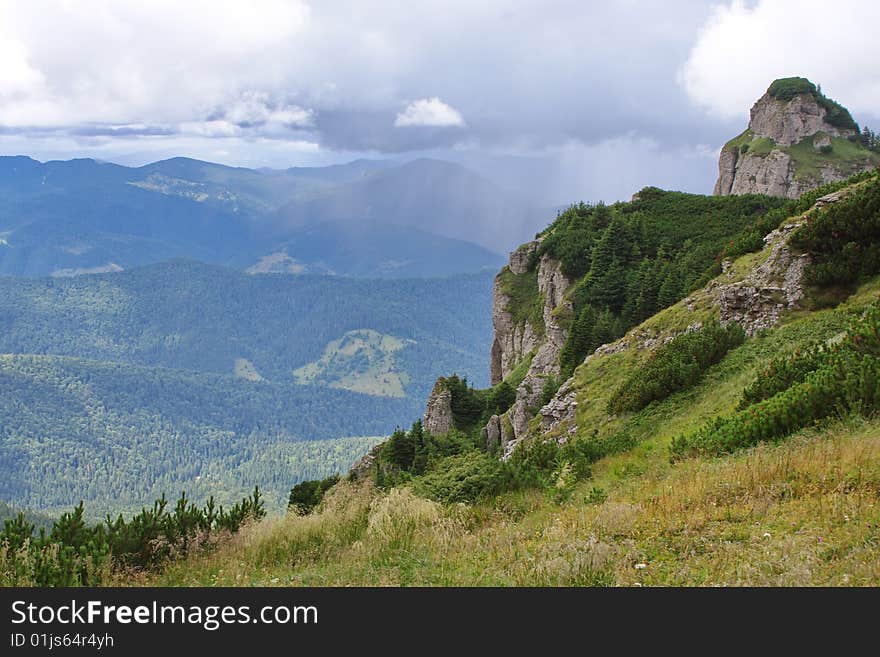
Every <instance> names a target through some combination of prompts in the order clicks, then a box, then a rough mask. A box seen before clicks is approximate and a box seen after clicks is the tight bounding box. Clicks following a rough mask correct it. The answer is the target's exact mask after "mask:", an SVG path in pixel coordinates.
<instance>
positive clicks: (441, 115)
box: [394, 96, 464, 128]
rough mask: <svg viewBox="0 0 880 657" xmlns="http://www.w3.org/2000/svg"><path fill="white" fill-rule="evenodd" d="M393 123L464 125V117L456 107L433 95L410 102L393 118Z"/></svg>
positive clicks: (402, 124)
mask: <svg viewBox="0 0 880 657" xmlns="http://www.w3.org/2000/svg"><path fill="white" fill-rule="evenodd" d="M394 125H395V126H396V127H398V128H401V127H409V126H430V127H438V128H445V127H452V126H457V127H461V126H464V119H463V118H462V116H461V113H460V112H459V111H458V110H457V109H455V108H454V107H452V106H451V105H447V104H446V103H444V102H443V101H442V100H440V99H439V98H437V97H436V96H434V97H433V98H421V99H419V100H416V101H413V102H411V103H410V104H409V105H407V106H406V109H405V110H403V111H402V112H401V113H400V114H398V115H397V118H396V119H394Z"/></svg>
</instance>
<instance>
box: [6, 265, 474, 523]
mask: <svg viewBox="0 0 880 657" xmlns="http://www.w3.org/2000/svg"><path fill="white" fill-rule="evenodd" d="M490 289H491V276H490V275H489V274H475V275H463V276H459V277H454V278H450V279H435V280H430V279H428V280H426V279H413V280H393V281H375V280H374V281H367V280H357V279H349V278H341V277H321V276H297V277H292V276H282V275H267V276H249V275H247V274H243V273H240V272H236V271H233V270H229V269H225V268H222V267H217V266H211V265H203V264H199V263H194V262H188V261H175V262H171V263H166V264H159V265H152V266H149V267H145V268H141V269H134V270H131V271H127V272H122V273H117V274H110V275H87V276H80V277H76V278H63V279H56V278H43V279H22V278H8V277H7V278H0V391H2V394H0V474H2V477H0V480H2V483H0V499H2V500H4V501H6V502H8V503H12V504H15V505H18V506H22V507H25V508H31V509H40V510H43V509H53V510H58V509H63V508H67V507H68V506H69V505H70V503H71V502H76V501H79V500H80V499H82V500H85V501H86V502H87V508H86V513H87V514H88V515H89V516H90V517H94V515H101V514H103V513H105V512H106V511H117V510H122V509H134V508H136V507H139V505H141V504H143V503H145V501H149V500H151V499H153V498H154V497H157V496H159V495H161V494H162V493H163V492H167V493H168V494H169V495H174V494H176V493H178V492H179V491H180V490H183V489H186V491H187V492H188V493H189V494H190V495H191V496H192V498H193V499H196V500H204V499H206V498H207V496H208V495H215V496H216V498H217V499H218V501H220V502H223V503H231V502H232V501H233V500H237V499H239V498H240V497H241V496H242V495H243V494H244V493H246V492H247V491H248V490H251V489H252V488H253V486H254V485H259V486H261V488H262V489H263V492H264V494H265V495H266V498H267V501H268V503H269V505H270V507H271V508H275V509H278V508H279V505H280V504H281V503H282V501H283V500H285V499H286V497H287V493H288V491H289V489H290V487H291V486H292V485H293V484H294V483H296V482H297V481H300V480H301V479H310V478H314V477H324V476H327V475H330V474H333V473H335V472H342V471H345V470H347V469H348V468H349V467H350V466H351V464H352V462H353V461H354V460H355V459H357V458H358V457H360V456H361V455H362V454H363V453H364V452H366V451H367V450H368V449H369V447H371V446H372V445H373V444H374V442H375V439H372V438H351V437H352V436H381V435H387V434H388V433H390V432H391V431H393V430H394V428H395V427H396V426H398V425H400V424H402V423H406V422H408V421H409V420H410V418H412V417H414V416H416V415H419V414H420V412H421V407H422V404H423V400H424V397H425V395H427V393H428V391H429V390H430V386H431V385H432V384H433V381H434V379H435V378H436V377H437V376H438V375H439V374H440V373H442V372H444V371H448V370H452V371H457V372H460V373H461V374H462V375H467V376H468V377H470V378H471V379H472V380H476V381H485V380H486V362H487V357H488V346H489V344H488V343H489V339H490V335H491V334H490V322H489V313H488V306H489V299H490ZM362 335H363V336H368V337H369V338H370V339H368V340H355V339H353V338H352V336H362ZM310 368H311V369H310ZM304 369H305V370H307V371H312V372H314V373H315V374H314V376H313V377H312V378H308V377H305V378H304V377H303V376H297V372H301V371H303V370H304ZM331 439H338V440H335V441H334V440H331Z"/></svg>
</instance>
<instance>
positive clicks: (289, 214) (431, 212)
mask: <svg viewBox="0 0 880 657" xmlns="http://www.w3.org/2000/svg"><path fill="white" fill-rule="evenodd" d="M547 216H552V213H550V212H549V211H548V209H546V208H540V207H535V206H534V205H532V204H530V203H528V202H526V201H525V200H524V199H523V198H520V197H519V196H518V195H516V194H514V193H511V192H510V191H507V190H503V189H501V188H499V187H497V186H496V185H494V184H493V183H491V182H489V181H488V180H486V179H485V178H482V177H481V176H478V175H476V174H474V173H473V172H471V171H470V170H468V169H466V168H464V167H462V166H461V165H458V164H453V163H450V162H442V161H439V160H430V159H420V160H415V161H413V162H407V163H405V164H402V165H400V166H397V167H388V168H384V169H381V170H378V171H375V172H374V173H372V174H371V175H366V176H362V177H361V178H360V179H357V180H354V181H352V182H351V183H350V184H348V185H346V186H345V187H344V188H343V189H340V190H339V192H338V193H335V194H332V195H320V196H316V197H315V198H312V199H309V200H299V199H297V200H295V201H293V202H291V203H289V204H288V205H286V206H284V207H282V208H281V209H280V210H279V211H278V213H277V214H276V216H275V220H276V221H277V222H278V223H279V224H280V225H283V226H290V225H294V226H296V225H300V224H303V223H308V222H309V221H311V220H313V219H314V218H315V217H320V218H321V219H322V220H323V221H330V222H352V223H358V224H361V225H363V224H366V225H371V224H374V223H380V224H381V223H386V224H391V225H393V226H395V227H399V228H406V229H417V230H430V231H431V232H434V233H437V234H439V235H441V236H443V237H447V238H452V239H459V240H461V239H465V238H466V239H467V240H469V241H472V242H476V243H477V244H479V245H481V246H483V247H484V248H488V249H492V250H494V251H500V250H506V249H509V248H512V247H514V246H515V245H516V244H518V243H519V242H521V241H522V240H523V239H527V238H529V237H531V236H532V235H533V234H534V233H535V227H536V226H539V225H541V223H542V221H543V220H544V219H545V217H547ZM429 227H430V228H429ZM460 255H462V256H465V257H467V256H468V253H467V252H464V253H461V254H460Z"/></svg>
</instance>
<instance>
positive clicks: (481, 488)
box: [412, 451, 513, 504]
mask: <svg viewBox="0 0 880 657" xmlns="http://www.w3.org/2000/svg"><path fill="white" fill-rule="evenodd" d="M512 484H513V473H512V471H511V468H510V467H509V466H508V465H507V464H506V463H504V462H503V461H500V460H498V459H495V458H492V457H491V456H488V455H487V454H483V453H482V452H477V451H472V452H468V453H465V454H457V455H454V456H448V457H446V458H444V459H441V460H439V461H437V462H436V463H435V464H434V466H433V467H432V468H431V469H430V470H429V471H428V472H427V473H426V474H425V475H424V476H422V477H420V478H419V479H417V480H414V482H413V484H412V487H413V490H414V491H415V492H416V493H418V494H419V495H424V496H425V497H428V498H430V499H432V500H435V501H437V502H443V503H445V504H449V503H454V502H475V501H477V500H480V499H484V498H486V497H489V496H491V495H496V494H498V493H500V492H501V491H503V490H507V489H509V488H511V487H512Z"/></svg>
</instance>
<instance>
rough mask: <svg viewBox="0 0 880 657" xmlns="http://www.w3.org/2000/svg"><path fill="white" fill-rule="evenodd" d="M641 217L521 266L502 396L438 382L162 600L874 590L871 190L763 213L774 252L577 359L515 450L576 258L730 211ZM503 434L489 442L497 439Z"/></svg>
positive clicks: (874, 244)
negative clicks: (395, 588)
mask: <svg viewBox="0 0 880 657" xmlns="http://www.w3.org/2000/svg"><path fill="white" fill-rule="evenodd" d="M664 195H665V196H666V198H665V203H658V200H660V199H663V196H664ZM722 198H724V197H722ZM729 198H730V200H736V199H737V198H740V199H742V198H746V197H729ZM639 199H649V200H650V201H651V202H652V203H655V204H656V205H655V206H654V208H651V207H650V206H641V207H639V206H638V205H637V204H638V203H640V202H641V201H640V200H638V199H637V200H636V201H634V202H633V206H635V207H633V206H629V204H621V205H618V206H616V207H614V208H611V210H610V212H611V215H612V216H611V218H610V222H608V218H607V217H606V218H602V217H596V216H595V215H596V214H597V210H596V209H595V208H582V209H580V210H579V211H577V212H573V213H568V214H567V215H564V216H563V217H560V220H558V221H557V222H556V223H554V224H553V225H552V226H551V227H550V228H549V229H548V231H547V232H546V233H545V234H544V235H543V240H541V241H540V242H539V243H538V245H537V250H534V249H533V245H529V246H526V247H524V248H522V249H518V250H517V251H516V252H514V254H513V255H512V257H511V262H510V265H509V268H508V269H507V271H509V272H510V275H512V276H514V277H520V278H519V279H514V280H520V281H525V278H524V277H525V276H527V275H532V274H536V278H537V281H538V282H539V284H540V286H541V287H539V288H536V287H534V286H531V287H530V286H526V285H525V284H524V283H523V284H522V285H509V286H508V287H507V288H506V289H507V293H506V298H507V300H506V301H505V303H504V304H503V306H504V307H506V308H507V309H508V312H510V314H511V315H512V316H513V317H514V318H517V319H518V321H519V322H520V323H519V324H518V325H519V326H520V327H521V328H520V329H519V330H517V331H516V332H515V334H516V335H517V336H524V335H527V334H529V333H531V334H532V335H533V336H534V335H536V334H537V337H535V338H534V342H533V345H532V347H531V348H530V349H529V350H528V352H525V353H518V354H516V355H515V356H513V357H512V358H513V361H512V362H510V366H511V367H512V369H510V370H509V371H506V372H504V374H503V379H502V380H501V381H499V382H498V383H496V384H495V385H494V386H493V387H492V388H489V389H483V390H475V389H473V388H470V387H469V386H468V385H467V384H466V383H464V382H462V381H461V380H460V379H458V378H457V377H453V376H447V377H442V378H441V379H439V380H438V382H437V385H436V386H435V388H434V390H433V391H432V395H431V397H430V399H429V402H428V405H427V408H426V417H425V418H424V422H423V423H422V422H417V423H415V424H414V425H413V427H412V429H411V430H409V431H403V430H399V431H396V432H395V433H394V434H393V435H392V436H391V437H390V438H389V439H388V440H387V441H386V442H385V443H382V444H380V445H378V446H377V447H375V448H374V449H373V450H371V452H370V453H369V454H368V455H367V456H366V457H365V458H364V459H362V460H361V461H360V462H359V463H358V464H357V465H356V466H355V468H354V469H353V471H352V477H351V478H350V479H349V480H345V481H340V482H338V483H335V485H333V486H332V487H330V488H329V491H327V492H326V493H325V494H324V498H323V500H322V501H321V502H320V503H319V504H318V506H317V507H316V508H315V510H314V511H312V512H311V513H310V514H309V515H308V516H307V517H299V516H297V515H296V514H293V513H291V514H289V515H288V516H287V517H285V518H283V519H280V518H279V519H272V520H268V521H265V522H263V523H260V524H259V525H258V526H257V527H256V528H254V529H253V530H252V531H248V530H245V532H246V536H245V538H244V540H241V541H235V542H230V543H227V544H225V545H222V546H220V547H219V548H218V549H217V551H216V552H214V553H212V554H211V555H210V556H208V557H200V558H196V559H190V560H186V561H177V562H168V563H167V564H166V566H165V567H164V568H163V569H162V571H161V572H159V573H158V574H156V575H154V576H152V577H150V578H149V581H150V582H151V583H153V584H161V585H177V586H180V585H204V584H205V583H206V582H210V584H211V585H231V584H235V583H236V582H241V581H247V582H249V583H252V584H254V585H261V584H265V583H277V582H281V583H283V584H285V585H293V586H296V585H310V584H315V583H318V582H320V583H322V584H324V585H349V586H350V585H377V584H385V585H388V584H398V585H459V586H467V585H519V586H522V585H529V586H613V585H623V586H641V585H701V586H717V585H777V586H778V585H789V586H790V585H800V586H804V585H835V586H837V585H875V586H876V585H877V584H878V582H880V574H878V571H877V568H876V564H877V556H878V555H877V543H876V540H874V539H875V535H876V524H877V522H878V515H877V505H876V503H875V501H876V497H877V491H878V481H880V480H878V477H877V464H878V463H880V421H878V419H877V417H876V410H877V408H878V407H880V388H878V385H877V381H878V380H880V366H878V362H880V341H878V339H877V336H878V334H880V295H878V290H880V276H878V274H880V259H878V258H876V257H875V256H874V255H872V256H871V257H870V258H866V257H862V256H860V255H859V254H864V253H871V254H876V253H877V252H878V250H880V178H878V175H877V174H876V173H868V174H862V175H860V176H857V177H854V178H852V179H850V180H847V181H844V182H841V183H835V184H832V185H828V186H825V187H824V188H823V189H821V190H815V191H813V192H811V193H809V194H807V195H805V196H803V197H801V198H800V199H798V200H792V201H789V202H786V203H784V204H783V205H776V206H774V207H773V208H772V209H770V210H768V211H766V212H759V213H756V216H755V217H754V222H755V224H754V225H756V226H761V227H764V228H766V229H767V230H766V233H765V237H766V240H762V241H761V242H760V244H754V243H753V244H751V245H750V246H748V247H747V248H746V247H745V246H744V247H742V248H743V249H745V250H743V251H741V252H740V253H738V254H734V252H733V251H729V250H728V251H726V252H725V253H724V255H723V257H722V258H721V261H722V262H721V263H719V264H721V265H722V266H720V267H719V268H718V270H712V271H710V272H709V275H708V276H707V277H706V278H704V279H692V280H693V282H692V283H691V284H690V285H688V286H687V287H684V288H682V289H681V290H680V291H679V296H681V295H683V294H686V296H685V297H684V298H683V299H680V300H678V301H676V302H673V303H671V305H669V306H668V307H665V308H662V309H660V310H659V311H658V312H656V313H653V311H652V313H653V314H651V315H650V316H649V317H647V318H646V319H645V320H644V321H640V322H639V323H638V324H637V325H636V326H634V327H633V328H631V329H629V330H627V331H626V332H625V333H624V334H623V335H622V336H620V337H619V338H617V339H612V340H611V341H609V342H607V343H605V344H602V345H600V346H598V347H597V348H595V349H593V348H592V347H590V348H589V349H588V353H586V354H584V355H579V356H578V358H577V360H576V362H575V367H574V369H573V371H572V372H571V374H570V375H567V374H564V376H566V377H567V378H566V379H565V380H564V381H563V382H562V383H561V385H559V387H558V389H556V390H553V389H551V390H548V392H547V395H546V398H545V399H546V403H545V399H541V400H539V401H538V402H537V404H536V405H535V406H532V407H531V409H532V411H531V412H533V413H534V415H533V417H531V419H529V420H528V421H527V422H526V423H525V424H524V425H523V427H524V429H523V431H522V432H520V433H517V434H514V433H512V430H511V425H512V424H514V423H515V422H516V421H517V419H516V416H515V414H511V413H510V410H507V411H505V410H504V409H505V407H508V406H511V405H515V404H516V402H517V399H518V398H520V395H521V394H526V393H530V391H529V390H528V389H529V388H531V389H532V390H533V389H534V388H535V387H536V385H540V379H539V378H538V376H537V375H538V371H537V370H536V369H535V364H536V362H537V361H538V360H540V359H541V358H543V357H545V356H546V357H547V361H545V368H546V369H544V370H543V372H542V373H541V378H543V379H544V381H545V382H546V381H548V380H552V379H553V378H554V376H555V374H554V372H565V370H564V364H563V362H562V353H563V352H564V345H563V349H561V350H556V349H555V348H553V349H552V351H553V352H555V355H549V354H550V352H551V349H549V348H548V347H547V345H552V344H554V343H555V341H556V340H557V338H558V337H560V336H559V333H560V332H561V333H562V334H564V339H565V341H566V342H567V341H568V339H569V338H570V337H571V336H572V335H575V334H576V332H577V331H576V327H577V322H576V321H575V322H574V323H571V317H572V311H573V310H574V311H576V310H577V307H578V305H579V304H582V303H584V301H583V297H582V296H581V294H582V287H581V286H582V285H584V281H587V282H589V281H591V280H593V281H595V280H597V279H596V278H595V275H594V273H590V272H587V273H586V276H587V278H586V279H584V278H582V277H581V276H582V274H580V273H579V272H577V271H571V270H568V272H569V273H566V268H567V266H570V265H566V257H567V256H568V255H569V254H571V253H575V252H576V251H577V249H576V248H575V247H577V246H578V244H579V243H585V242H586V243H589V242H592V243H594V244H595V246H594V248H593V250H592V253H593V256H594V257H596V256H599V257H600V258H601V257H603V256H602V251H603V250H605V245H607V246H608V247H610V251H611V252H613V251H614V250H615V248H619V250H620V252H621V253H624V252H627V251H628V250H629V249H631V248H632V244H631V242H630V241H629V240H623V241H622V242H618V241H617V239H616V236H615V235H614V233H613V232H610V233H609V232H608V231H609V228H610V227H611V226H613V225H614V224H613V222H614V218H615V215H617V216H618V217H619V216H620V215H621V214H623V213H625V211H626V210H627V209H629V208H630V207H633V209H635V208H639V210H640V211H641V212H642V213H644V214H646V215H648V216H651V215H652V214H653V211H656V209H657V208H658V207H659V208H664V207H665V208H666V210H667V212H668V210H669V208H670V207H674V206H676V205H678V204H682V207H681V210H682V216H685V215H687V210H686V208H687V207H688V205H692V204H694V203H695V202H697V203H706V204H707V207H708V204H709V202H710V201H717V200H719V197H714V198H712V197H708V198H706V197H704V198H703V199H699V198H698V199H693V198H690V197H689V196H688V195H674V194H672V193H669V192H666V193H662V194H661V193H658V192H656V191H651V190H648V193H647V194H646V193H645V192H644V191H643V192H642V193H640V194H639ZM652 210H653V211H652ZM666 216H667V217H670V218H671V217H672V216H673V215H672V214H671V213H669V214H667V215H666ZM710 216H711V215H706V216H704V217H703V223H704V224H708V225H711V223H712V222H711V219H710V218H709V217H710ZM597 219H598V220H597ZM673 223H675V222H673ZM696 223H697V221H696V220H695V222H694V224H696ZM753 228H754V226H747V227H745V228H744V229H743V230H744V231H745V233H746V234H748V233H749V232H750V231H751V230H752V229H753ZM667 229H668V230H676V228H675V226H674V225H672V226H667ZM683 229H684V230H690V229H689V228H688V227H687V226H685V227H684V228H683ZM554 235H558V236H559V237H558V239H559V241H557V242H556V243H555V244H554V243H552V242H550V243H549V244H548V242H549V241H550V240H551V238H552V237H553V236H554ZM621 235H623V233H621ZM603 238H605V239H604V240H603ZM713 240H717V241H714V244H715V246H716V247H717V248H719V249H724V248H725V247H724V244H725V243H727V242H728V241H729V240H727V238H725V237H723V236H721V235H720V234H719V235H717V236H716V237H715V238H707V243H706V246H707V247H708V244H709V243H710V242H712V241H713ZM737 242H739V240H734V243H737ZM747 242H748V240H746V241H745V242H742V243H743V244H747ZM545 244H547V246H546V247H544V249H543V250H542V248H541V247H542V246H544V245H545ZM847 244H851V245H852V246H851V247H849V248H846V249H844V248H842V247H843V246H844V245H847ZM600 245H603V246H602V247H601V248H600ZM640 248H642V247H641V245H640ZM551 249H552V250H551ZM568 249H570V250H568ZM573 262H576V261H573ZM694 264H695V265H696V264H697V263H696V262H695V263H694ZM709 266H710V269H711V267H712V265H711V263H710V265H709ZM542 271H543V275H542V274H541V272H542ZM559 272H561V275H560V273H559ZM716 274H717V275H716ZM563 276H564V277H565V278H564V279H563ZM508 277H509V275H508V274H506V272H502V274H501V275H499V279H500V284H501V285H505V278H508ZM508 282H509V281H508ZM613 282H614V281H613V280H610V279H609V280H606V281H605V282H604V283H603V284H602V287H603V288H605V289H607V290H610V291H613V290H614V287H613V286H612V287H610V288H607V287H606V286H607V285H608V284H609V283H613ZM551 288H552V290H551ZM551 291H552V294H551V293H550V292H551ZM597 291H598V290H597ZM615 294H616V292H615ZM610 296H611V298H613V297H614V295H613V294H612V295H610ZM551 297H555V300H552V301H551ZM498 299H499V297H498V296H497V295H496V307H497V306H498V303H497V301H498ZM511 301H513V305H512V306H511ZM539 301H540V305H539V303H538V302H539ZM518 303H526V305H527V306H528V308H529V312H528V313H526V312H524V311H525V310H526V308H523V309H522V310H523V312H522V313H520V311H519V310H517V308H518ZM544 304H547V305H548V306H549V305H550V304H552V307H550V308H548V306H545V305H544ZM542 306H543V308H544V309H546V310H547V311H548V312H546V313H542V312H538V311H539V310H541V309H542ZM532 310H534V312H532ZM578 314H579V313H577V312H575V313H574V316H575V317H576V316H577V315H578ZM547 319H549V320H551V321H549V322H546V320H547ZM540 321H545V322H546V323H545V325H544V330H543V332H541V331H540V330H539V329H538V327H539V325H538V322H540ZM527 325H530V326H531V328H532V330H531V331H529V330H526V329H525V328H524V327H525V326H527ZM499 330H500V332H501V333H505V334H506V332H507V331H508V328H507V324H506V323H504V322H503V323H502V324H501V325H500V326H499V325H497V324H496V338H498V337H499V335H498V333H499ZM497 342H499V341H498V340H496V343H497ZM500 342H502V343H503V342H505V340H500ZM554 361H555V363H554ZM495 371H496V368H493V376H494V373H495ZM525 372H528V374H525V376H528V375H529V374H532V375H536V376H534V377H533V378H532V380H531V381H528V379H527V378H524V373H525ZM518 381H519V383H517V382H518ZM542 387H543V386H542ZM554 388H555V385H554ZM511 392H515V396H514V395H511ZM499 411H500V413H499ZM493 417H494V418H500V425H501V427H500V431H499V432H497V433H493V430H492V422H491V421H490V422H489V425H488V427H484V425H483V423H484V422H486V419H487V418H493ZM428 427H434V429H435V432H434V433H431V432H428V431H426V429H427V428H428ZM511 440H515V441H516V445H515V446H513V447H512V448H510V449H509V447H510V441H511ZM322 483H323V482H322ZM329 483H330V484H333V482H332V481H331V482H329ZM327 487H329V485H328V486H324V488H327ZM324 488H322V489H321V490H324ZM304 544H308V545H309V546H310V547H309V550H308V551H307V552H305V551H304V550H303V548H302V547H301V546H302V545H304ZM401 546H405V547H404V548H401ZM792 555H796V558H793V557H792ZM218 573H222V575H218Z"/></svg>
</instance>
